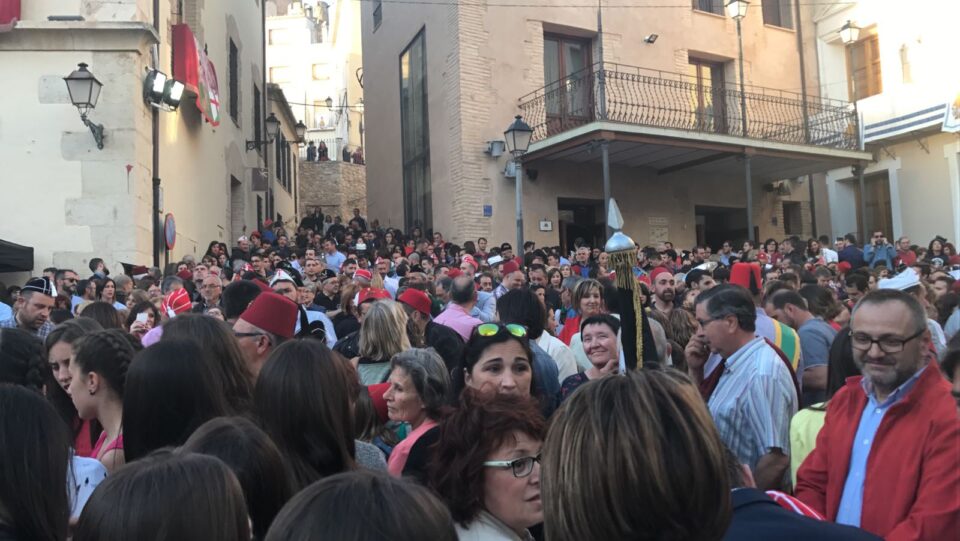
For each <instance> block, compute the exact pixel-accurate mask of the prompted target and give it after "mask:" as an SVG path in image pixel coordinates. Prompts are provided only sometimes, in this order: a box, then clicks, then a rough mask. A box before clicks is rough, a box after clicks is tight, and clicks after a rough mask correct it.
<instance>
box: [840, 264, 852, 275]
mask: <svg viewBox="0 0 960 541" xmlns="http://www.w3.org/2000/svg"><path fill="white" fill-rule="evenodd" d="M851 270H853V265H851V264H850V262H849V261H841V262H840V263H837V272H839V273H840V274H846V273H848V272H850V271H851Z"/></svg>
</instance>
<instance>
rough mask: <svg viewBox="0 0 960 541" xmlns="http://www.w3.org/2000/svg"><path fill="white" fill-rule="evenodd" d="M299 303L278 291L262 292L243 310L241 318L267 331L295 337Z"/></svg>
mask: <svg viewBox="0 0 960 541" xmlns="http://www.w3.org/2000/svg"><path fill="white" fill-rule="evenodd" d="M297 315H298V311H297V305H296V304H294V302H293V301H291V300H290V299H288V298H286V297H284V296H282V295H278V294H276V293H261V294H259V295H257V298H255V299H253V302H251V303H250V306H248V307H247V309H246V310H244V311H243V314H241V315H240V319H242V320H244V321H246V322H247V323H249V324H251V325H253V326H254V327H259V328H261V329H263V330H265V331H267V332H271V333H273V334H275V335H277V336H282V337H284V338H293V331H294V329H295V328H296V326H297Z"/></svg>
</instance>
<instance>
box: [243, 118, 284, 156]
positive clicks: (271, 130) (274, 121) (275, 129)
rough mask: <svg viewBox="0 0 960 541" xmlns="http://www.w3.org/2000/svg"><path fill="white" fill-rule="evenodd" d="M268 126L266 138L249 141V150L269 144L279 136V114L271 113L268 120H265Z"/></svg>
mask: <svg viewBox="0 0 960 541" xmlns="http://www.w3.org/2000/svg"><path fill="white" fill-rule="evenodd" d="M264 123H265V124H266V127H267V131H266V133H265V135H266V139H264V140H262V141H261V140H256V141H247V150H253V149H255V148H257V147H261V146H266V145H269V144H270V143H272V142H273V141H274V139H276V138H277V135H279V134H280V119H278V118H277V115H275V114H273V113H270V116H268V117H267V120H266V121H264Z"/></svg>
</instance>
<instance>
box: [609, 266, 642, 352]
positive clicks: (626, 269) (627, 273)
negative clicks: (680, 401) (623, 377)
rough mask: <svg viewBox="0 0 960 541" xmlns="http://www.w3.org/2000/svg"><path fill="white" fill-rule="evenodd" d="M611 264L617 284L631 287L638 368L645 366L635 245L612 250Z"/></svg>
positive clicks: (619, 286)
mask: <svg viewBox="0 0 960 541" xmlns="http://www.w3.org/2000/svg"><path fill="white" fill-rule="evenodd" d="M609 255H610V266H611V267H613V270H614V272H615V273H616V274H617V280H616V284H617V287H618V288H620V289H629V290H630V291H631V292H632V297H633V311H634V314H635V315H636V320H637V368H642V367H643V302H642V300H641V299H640V287H639V286H637V280H636V278H634V276H633V266H634V264H635V263H636V261H637V250H636V248H635V247H633V248H631V249H629V250H620V251H617V252H610V253H609Z"/></svg>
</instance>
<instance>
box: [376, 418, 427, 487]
mask: <svg viewBox="0 0 960 541" xmlns="http://www.w3.org/2000/svg"><path fill="white" fill-rule="evenodd" d="M435 426H437V423H436V422H435V421H431V420H430V419H427V420H425V421H424V422H422V423H420V426H418V427H417V429H416V430H414V431H413V432H410V433H409V434H407V437H406V438H403V441H401V442H400V443H398V444H397V446H396V447H394V448H393V451H392V452H391V453H390V458H388V459H387V471H388V472H390V475H392V476H394V477H400V476H401V475H402V474H403V467H404V466H406V465H407V458H408V457H409V456H410V449H412V448H413V444H414V443H417V440H419V439H420V436H423V435H424V434H426V433H427V431H428V430H430V429H431V428H433V427H435Z"/></svg>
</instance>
